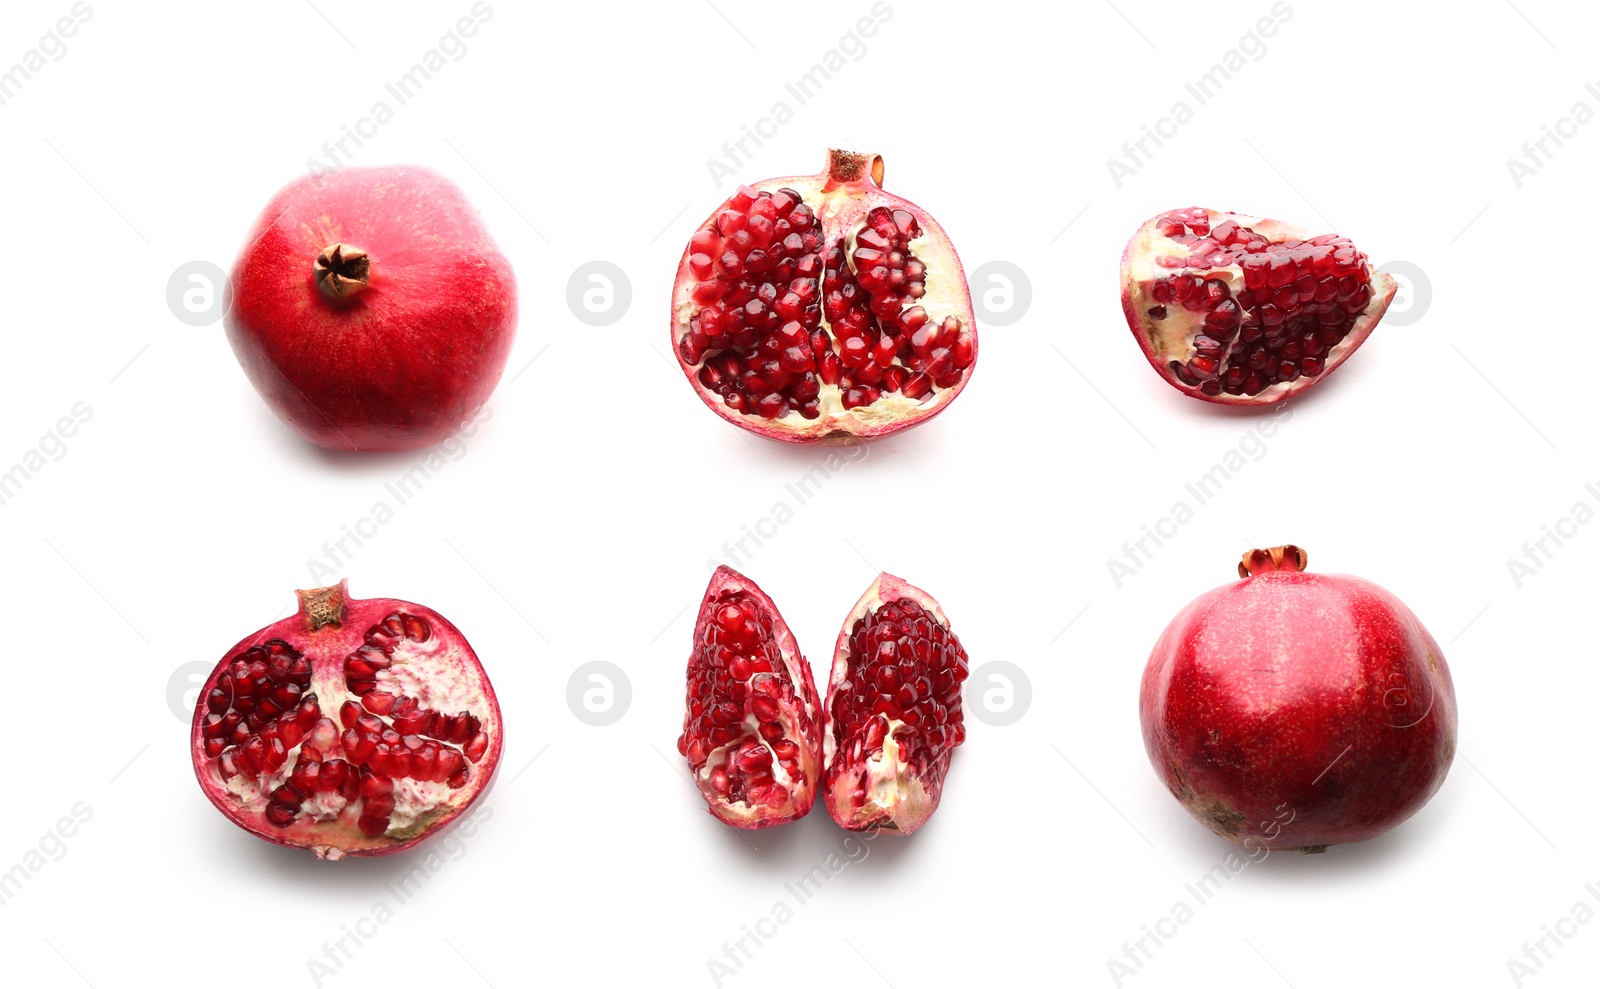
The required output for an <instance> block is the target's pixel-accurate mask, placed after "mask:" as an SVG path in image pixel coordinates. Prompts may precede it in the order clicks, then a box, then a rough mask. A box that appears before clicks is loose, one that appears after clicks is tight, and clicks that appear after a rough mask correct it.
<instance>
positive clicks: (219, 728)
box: [200, 639, 322, 778]
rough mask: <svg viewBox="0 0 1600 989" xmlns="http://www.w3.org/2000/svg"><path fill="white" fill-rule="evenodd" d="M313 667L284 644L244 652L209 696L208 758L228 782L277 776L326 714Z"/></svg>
mask: <svg viewBox="0 0 1600 989" xmlns="http://www.w3.org/2000/svg"><path fill="white" fill-rule="evenodd" d="M310 688H311V664H310V662H308V661H307V660H306V658H305V657H304V656H302V655H301V654H300V653H299V652H297V651H296V650H295V648H294V647H293V646H291V645H289V644H288V643H287V642H284V641H283V640H282V639H273V640H271V641H269V642H267V643H265V644H263V645H259V646H254V647H252V648H250V649H247V650H245V651H244V652H243V653H241V654H240V655H238V656H235V657H234V658H233V660H232V661H231V662H230V663H229V664H228V671H227V673H226V675H225V676H224V677H223V679H222V680H220V681H219V682H218V686H216V687H213V688H212V689H211V692H210V693H209V694H208V695H207V696H206V716H205V717H204V718H203V719H202V720H201V722H200V732H201V735H202V737H204V739H205V750H206V755H207V756H209V757H211V758H213V759H218V760H219V767H220V770H221V772H222V775H223V778H227V777H230V776H236V775H238V774H240V773H245V774H248V775H251V776H257V775H260V774H263V773H275V772H277V771H278V770H279V769H281V768H283V764H284V763H285V762H287V761H288V758H289V750H290V749H292V748H294V747H295V746H296V745H299V744H300V740H301V738H303V737H304V736H305V733H306V732H307V731H309V730H310V729H311V726H312V725H314V724H316V723H317V719H319V718H320V717H321V716H322V714H321V710H320V709H319V708H318V706H317V695H316V694H313V693H309V690H310Z"/></svg>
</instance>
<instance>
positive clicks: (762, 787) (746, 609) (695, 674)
mask: <svg viewBox="0 0 1600 989" xmlns="http://www.w3.org/2000/svg"><path fill="white" fill-rule="evenodd" d="M786 711H790V712H797V714H796V715H795V716H796V717H797V719H798V722H799V723H798V724H797V725H794V726H793V727H794V730H795V731H796V732H797V733H798V734H799V735H800V736H801V737H800V738H791V737H789V735H788V732H787V731H786V730H785V727H784V725H783V723H782V722H783V719H784V715H785V712H786ZM810 734H811V721H810V716H809V715H808V714H806V712H805V709H804V705H803V703H802V702H800V701H799V699H798V698H797V697H796V695H795V687H794V684H792V683H791V682H790V681H789V672H788V669H787V667H786V666H785V665H784V662H783V655H782V650H781V649H780V647H779V645H778V643H777V639H776V637H775V636H774V634H773V626H772V618H771V616H770V615H768V614H767V613H766V610H765V609H764V608H762V607H761V606H760V605H759V604H758V603H757V602H756V601H755V600H753V599H752V598H751V597H750V595H748V594H746V593H744V592H743V591H727V592H724V593H723V595H722V596H721V598H720V599H719V600H718V602H717V603H716V605H715V610H714V611H713V613H712V620H711V621H710V622H708V623H707V624H706V626H705V630H704V633H703V635H702V636H701V639H700V641H699V642H697V643H696V644H695V655H694V657H693V659H692V661H691V669H690V676H689V686H688V705H687V711H686V714H685V716H684V727H683V734H682V735H680V736H679V737H678V751H679V752H680V753H682V754H683V755H684V756H686V757H687V758H688V760H689V765H690V766H691V767H693V768H694V770H695V772H696V773H698V772H700V770H701V769H702V768H703V767H704V766H705V765H706V763H707V761H708V760H710V759H712V758H715V757H716V756H717V755H718V753H717V751H716V750H719V749H723V748H724V747H726V750H725V755H724V758H723V759H722V761H721V762H720V763H718V764H717V765H714V766H713V767H712V769H711V777H710V779H711V787H712V789H713V790H714V791H716V793H717V795H718V796H719V797H721V798H722V799H723V800H726V801H727V802H729V803H745V804H748V805H750V806H752V807H769V808H772V809H778V808H781V807H783V806H784V804H785V803H786V802H787V801H788V799H789V791H790V789H791V788H793V789H795V790H798V789H799V787H800V786H801V784H802V783H803V782H805V780H804V776H805V771H804V769H803V768H802V767H801V764H800V755H801V748H800V746H801V745H802V744H804V737H805V736H807V735H810ZM813 737H814V736H813ZM785 781H787V784H788V785H787V786H786V785H785Z"/></svg>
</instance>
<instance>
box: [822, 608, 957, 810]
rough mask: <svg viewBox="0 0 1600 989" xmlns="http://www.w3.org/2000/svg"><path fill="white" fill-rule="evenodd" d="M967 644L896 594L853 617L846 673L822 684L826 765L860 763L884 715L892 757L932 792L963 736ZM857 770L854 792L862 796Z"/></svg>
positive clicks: (872, 748) (881, 731)
mask: <svg viewBox="0 0 1600 989" xmlns="http://www.w3.org/2000/svg"><path fill="white" fill-rule="evenodd" d="M966 679H967V651H966V650H965V649H963V648H962V647H961V640H960V639H958V638H957V637H956V634H955V633H954V632H952V631H950V630H949V629H948V628H946V627H945V626H944V625H942V624H940V623H939V621H938V620H937V619H936V618H934V616H933V615H931V614H929V613H928V611H927V609H925V608H924V607H922V605H920V604H918V603H916V602H915V601H912V600H909V599H906V598H901V599H899V600H895V601H889V602H886V603H884V604H883V605H881V606H879V608H878V609H877V610H876V611H875V612H872V613H871V614H868V615H865V616H863V617H862V618H860V619H858V620H857V621H856V623H855V627H854V628H852V629H851V630H850V659H849V678H848V679H846V680H843V681H841V682H839V683H837V684H835V685H834V687H833V688H832V690H831V691H830V692H829V703H830V704H831V705H832V710H831V712H830V713H831V714H832V718H833V731H834V743H835V750H834V751H835V753H836V755H835V761H834V765H836V766H841V765H850V766H854V767H862V766H864V765H865V762H864V760H865V759H867V758H871V756H872V754H873V753H875V752H876V751H877V750H878V749H880V748H881V747H882V746H883V743H884V739H885V738H886V737H887V736H888V733H889V723H890V722H891V721H899V722H902V726H901V727H898V728H896V729H895V732H894V742H895V744H896V746H897V747H898V749H899V758H900V760H902V761H904V762H906V763H908V764H909V771H910V773H911V774H912V775H913V776H915V777H917V778H919V779H921V780H922V782H923V785H924V786H925V787H926V788H927V790H928V791H929V793H930V794H931V795H933V796H934V797H935V798H937V795H938V790H939V787H940V785H941V784H942V783H943V781H944V774H945V772H946V771H947V770H948V769H949V768H950V753H951V752H952V751H953V750H954V749H955V747H956V746H958V745H960V744H961V743H962V742H963V741H965V740H966V737H967V730H966V726H965V725H963V724H962V718H961V684H962V682H963V681H965V680H966ZM866 787H867V774H866V772H865V770H861V771H860V778H859V779H858V781H857V790H856V792H855V798H856V800H857V802H858V803H864V802H865V800H866V797H867V793H866Z"/></svg>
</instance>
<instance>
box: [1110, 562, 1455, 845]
mask: <svg viewBox="0 0 1600 989" xmlns="http://www.w3.org/2000/svg"><path fill="white" fill-rule="evenodd" d="M1305 566H1306V555H1305V553H1304V551H1302V550H1300V549H1298V548H1297V547H1294V546H1279V547H1276V548H1274V549H1271V550H1252V551H1251V552H1249V553H1246V554H1245V557H1244V561H1243V562H1242V563H1241V564H1240V567H1239V575H1240V579H1239V580H1237V581H1235V582H1233V583H1231V584H1226V585H1224V586H1222V587H1219V588H1216V589H1215V590H1212V591H1208V592H1207V593H1205V594H1202V595H1201V596H1200V597H1198V598H1196V599H1195V600H1194V601H1193V602H1192V603H1190V604H1189V606H1188V607H1186V608H1184V609H1183V611H1181V612H1180V613H1179V614H1178V616H1177V617H1176V618H1174V619H1173V620H1172V623H1171V624H1170V625H1168V626H1167V629H1166V631H1165V632H1163V633H1162V634H1161V639H1160V640H1159V641H1158V642H1157V643H1156V647H1155V649H1154V651H1152V652H1151V654H1150V661H1149V663H1148V665H1147V666H1146V667H1145V671H1144V678H1143V682H1142V684H1141V687H1140V694H1139V720H1140V724H1141V726H1142V728H1143V732H1144V743H1145V749H1146V751H1147V752H1148V754H1149V756H1150V763H1151V765H1153V766H1154V767H1155V770H1156V772H1157V774H1159V775H1160V776H1161V778H1162V780H1163V781H1164V782H1165V783H1166V785H1167V788H1168V789H1169V790H1171V791H1172V795H1173V796H1174V797H1176V798H1177V799H1178V801H1179V802H1180V803H1182V804H1183V806H1184V809H1186V810H1187V811H1188V812H1189V813H1190V814H1191V815H1193V816H1194V818H1195V819H1196V820H1198V821H1199V822H1200V823H1202V824H1204V825H1205V826H1206V827H1208V828H1210V829H1211V830H1212V831H1213V832H1215V833H1216V834H1218V835H1220V836H1222V837H1223V838H1226V839H1227V840H1229V841H1231V842H1233V843H1235V844H1238V845H1243V846H1245V847H1247V848H1252V849H1295V850H1299V851H1303V852H1320V851H1323V850H1325V849H1326V848H1327V846H1329V845H1333V844H1341V843H1345V842H1352V841H1364V840H1366V839H1368V838H1373V837H1376V836H1377V835H1380V834H1383V833H1384V832H1385V831H1388V830H1389V829H1390V828H1393V827H1394V826H1395V825H1397V824H1399V823H1400V822H1402V821H1404V820H1405V819H1406V818H1408V817H1410V816H1411V815H1412V814H1414V813H1416V812H1417V811H1418V810H1419V809H1421V807H1422V806H1423V805H1424V804H1425V803H1427V802H1428V799H1429V798H1430V797H1432V796H1433V794H1434V793H1435V792H1436V791H1437V790H1438V789H1439V787H1440V785H1441V784H1442V783H1443V782H1444V778H1445V774H1446V773H1447V772H1448V771H1449V768H1450V763H1451V760H1452V758H1453V757H1454V755H1455V747H1456V697H1455V687H1454V685H1453V683H1452V681H1451V678H1450V669H1449V667H1448V666H1446V665H1445V661H1444V654H1443V653H1442V652H1441V651H1440V650H1439V645H1438V643H1436V642H1435V641H1434V640H1433V637H1432V636H1431V635H1429V634H1428V630H1427V629H1425V628H1423V626H1422V623H1421V622H1419V621H1418V620H1417V617H1416V616H1415V615H1414V614H1412V613H1411V611H1410V609H1408V608H1407V607H1406V606H1405V605H1404V604H1403V603H1401V602H1400V600H1399V599H1398V598H1396V597H1395V596H1394V595H1392V594H1390V593H1389V592H1388V591H1385V590H1384V589H1383V588H1381V587H1379V586H1377V585H1376V584H1373V583H1370V582H1369V581H1365V580H1362V579H1360V578H1358V577H1349V576H1344V575H1341V574H1316V573H1305V572H1304V569H1305Z"/></svg>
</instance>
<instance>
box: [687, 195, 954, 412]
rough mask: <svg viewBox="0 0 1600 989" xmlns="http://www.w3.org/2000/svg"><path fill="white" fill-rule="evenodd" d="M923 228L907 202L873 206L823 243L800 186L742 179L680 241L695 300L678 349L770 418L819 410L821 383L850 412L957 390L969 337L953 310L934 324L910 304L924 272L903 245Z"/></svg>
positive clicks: (737, 404)
mask: <svg viewBox="0 0 1600 989" xmlns="http://www.w3.org/2000/svg"><path fill="white" fill-rule="evenodd" d="M921 235H922V230H921V228H920V227H919V226H918V224H917V221H916V218H915V217H914V216H912V214H911V213H909V212H907V211H906V210H901V209H890V208H888V207H886V206H879V207H876V208H874V209H873V210H871V211H870V212H869V213H868V214H867V216H866V220H865V223H864V225H863V226H862V228H861V229H860V230H859V231H858V232H856V233H855V236H854V245H853V246H852V245H851V243H850V242H849V236H848V235H847V234H840V235H839V236H837V237H836V238H835V239H834V240H833V241H832V243H825V238H826V234H825V233H824V231H822V230H821V229H820V226H819V224H818V222H817V218H816V215H815V214H814V213H813V212H812V210H811V208H810V207H809V206H807V205H806V204H805V202H804V201H803V200H802V198H801V196H800V194H799V193H798V192H796V191H795V190H793V189H787V188H786V189H779V190H778V191H776V192H767V191H762V192H757V191H756V190H754V189H751V188H749V187H748V186H741V187H740V188H739V190H738V192H736V193H734V195H733V198H731V199H730V200H729V201H728V204H727V206H726V207H725V208H724V209H723V210H722V211H721V212H719V213H718V214H717V216H716V217H715V219H713V221H712V223H711V225H710V226H709V227H707V228H705V229H703V230H699V231H697V232H696V233H695V235H694V237H693V238H691V240H690V242H689V244H690V247H689V250H690V254H689V269H690V271H691V273H692V274H693V275H694V277H695V278H696V279H697V281H696V284H695V286H694V289H693V292H692V295H691V297H692V299H693V301H694V303H695V305H697V306H700V307H701V308H700V309H699V311H697V312H696V313H695V315H694V316H693V317H692V318H691V319H690V321H689V328H688V332H686V333H685V334H684V335H683V336H682V338H681V339H680V340H679V344H678V346H679V351H680V353H681V354H682V356H683V359H684V360H685V361H686V362H687V363H689V364H691V365H693V364H701V362H702V361H703V362H704V364H703V366H702V367H701V368H700V370H699V372H698V376H699V380H700V383H701V384H702V385H704V386H705V387H706V388H708V389H710V390H712V391H714V392H716V393H718V394H719V395H721V396H722V399H723V401H724V402H726V403H727V405H728V407H729V408H731V409H734V410H735V411H738V412H742V413H744V414H746V415H755V416H761V417H764V418H767V419H781V418H783V417H784V416H787V415H788V414H789V413H791V412H798V413H799V414H800V415H801V416H803V417H804V418H806V419H816V418H818V417H819V416H820V415H821V414H822V409H821V400H820V394H821V386H823V385H835V386H837V387H838V388H839V391H840V395H841V402H842V404H843V406H844V407H845V408H847V409H851V408H857V407H859V406H863V405H870V404H872V403H873V402H876V401H877V400H878V399H879V398H881V397H882V396H883V395H884V394H887V393H896V392H897V393H900V394H902V395H904V396H905V397H907V398H910V399H921V398H923V397H925V396H927V395H928V394H930V393H931V392H932V391H933V389H934V388H935V387H939V388H949V387H953V386H954V385H956V384H958V383H959V382H960V380H961V376H962V374H963V372H965V371H966V370H967V369H968V368H970V367H971V366H972V362H973V358H974V355H975V347H974V341H973V337H972V333H971V331H970V329H969V328H967V327H964V326H962V324H961V320H960V319H959V318H957V317H955V316H948V317H946V318H944V319H943V320H940V321H937V322H935V321H934V320H932V318H931V317H930V316H929V315H928V312H927V310H926V309H924V308H923V307H922V306H921V305H918V304H917V300H919V299H921V298H922V296H923V293H924V290H925V276H926V271H925V270H924V266H923V264H922V262H921V261H919V260H918V259H917V257H916V255H914V254H913V253H912V252H911V248H910V245H911V242H912V241H913V240H915V239H916V238H917V237H920V236H921ZM824 316H825V317H826V320H827V323H826V325H823V317H824ZM830 331H831V333H830Z"/></svg>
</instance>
